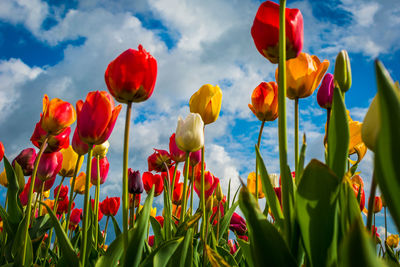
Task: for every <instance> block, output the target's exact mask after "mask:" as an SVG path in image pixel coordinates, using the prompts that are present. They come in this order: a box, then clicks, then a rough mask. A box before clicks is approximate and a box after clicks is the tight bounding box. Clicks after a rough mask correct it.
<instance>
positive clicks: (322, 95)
mask: <svg viewBox="0 0 400 267" xmlns="http://www.w3.org/2000/svg"><path fill="white" fill-rule="evenodd" d="M333 89H334V84H333V75H332V74H330V73H327V74H325V76H324V78H323V79H322V82H321V86H320V87H319V89H318V93H317V102H318V104H319V106H320V107H321V108H325V109H330V108H331V107H332V99H333Z"/></svg>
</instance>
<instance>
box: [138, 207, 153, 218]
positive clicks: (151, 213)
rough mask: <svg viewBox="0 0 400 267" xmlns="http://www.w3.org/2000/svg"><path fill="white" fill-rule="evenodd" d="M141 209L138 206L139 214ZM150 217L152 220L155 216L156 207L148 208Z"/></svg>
mask: <svg viewBox="0 0 400 267" xmlns="http://www.w3.org/2000/svg"><path fill="white" fill-rule="evenodd" d="M142 209H143V206H142V205H140V206H139V212H141V211H142ZM150 216H151V217H154V218H155V217H156V216H157V207H151V208H150Z"/></svg>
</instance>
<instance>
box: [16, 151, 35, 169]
mask: <svg viewBox="0 0 400 267" xmlns="http://www.w3.org/2000/svg"><path fill="white" fill-rule="evenodd" d="M35 159H36V151H35V149H34V148H26V149H24V150H22V151H21V153H19V154H18V156H17V157H16V158H15V159H14V160H13V162H12V166H13V167H14V168H15V162H18V164H19V165H20V166H21V168H22V171H23V173H24V175H25V176H29V175H32V171H33V164H34V163H35Z"/></svg>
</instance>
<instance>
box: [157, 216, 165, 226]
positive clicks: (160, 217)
mask: <svg viewBox="0 0 400 267" xmlns="http://www.w3.org/2000/svg"><path fill="white" fill-rule="evenodd" d="M155 219H156V220H157V221H158V222H159V223H160V225H161V227H164V217H163V216H156V217H155Z"/></svg>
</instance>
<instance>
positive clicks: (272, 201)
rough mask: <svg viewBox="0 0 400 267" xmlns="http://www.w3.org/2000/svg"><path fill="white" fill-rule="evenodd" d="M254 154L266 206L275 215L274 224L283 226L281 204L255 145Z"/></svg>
mask: <svg viewBox="0 0 400 267" xmlns="http://www.w3.org/2000/svg"><path fill="white" fill-rule="evenodd" d="M256 155H257V162H258V163H257V166H258V172H259V173H260V175H261V182H262V188H263V190H264V194H265V199H266V200H267V203H268V206H269V207H270V208H271V211H272V214H273V215H274V217H275V221H276V224H277V226H278V227H279V228H282V227H283V223H284V220H283V214H282V210H281V205H280V203H279V200H278V198H277V197H276V194H275V191H274V188H273V187H272V184H271V180H270V179H269V175H268V172H267V168H266V167H265V164H264V160H263V159H262V157H261V154H260V151H259V150H258V147H257V146H256Z"/></svg>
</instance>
